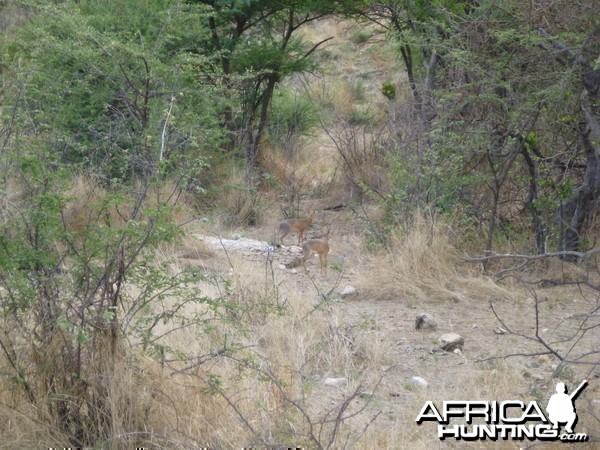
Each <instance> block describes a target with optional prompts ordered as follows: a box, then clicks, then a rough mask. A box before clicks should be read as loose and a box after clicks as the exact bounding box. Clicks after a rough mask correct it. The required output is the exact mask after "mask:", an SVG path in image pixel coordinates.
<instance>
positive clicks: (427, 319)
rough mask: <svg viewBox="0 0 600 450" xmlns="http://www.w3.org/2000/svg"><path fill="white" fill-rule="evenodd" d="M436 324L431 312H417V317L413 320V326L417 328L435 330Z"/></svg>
mask: <svg viewBox="0 0 600 450" xmlns="http://www.w3.org/2000/svg"><path fill="white" fill-rule="evenodd" d="M437 326H438V324H437V320H435V318H434V317H433V316H432V315H431V314H427V313H419V314H417V318H416V320H415V328H416V329H417V330H435V329H437Z"/></svg>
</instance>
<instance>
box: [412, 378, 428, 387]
mask: <svg viewBox="0 0 600 450" xmlns="http://www.w3.org/2000/svg"><path fill="white" fill-rule="evenodd" d="M410 382H411V384H412V385H413V386H417V387H420V388H426V387H427V385H428V384H429V383H427V381H426V380H425V379H424V378H421V377H412V378H411V379H410Z"/></svg>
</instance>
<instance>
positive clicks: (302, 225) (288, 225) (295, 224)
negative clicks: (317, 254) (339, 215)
mask: <svg viewBox="0 0 600 450" xmlns="http://www.w3.org/2000/svg"><path fill="white" fill-rule="evenodd" d="M314 215H315V211H312V212H311V213H310V215H309V216H308V217H307V218H306V219H287V220H284V221H283V222H281V223H280V224H279V235H280V236H279V242H280V243H283V238H284V237H286V236H287V235H288V234H290V233H293V232H296V233H298V245H302V238H303V237H304V232H305V231H306V229H307V228H308V227H310V224H311V223H312V221H313V216H314Z"/></svg>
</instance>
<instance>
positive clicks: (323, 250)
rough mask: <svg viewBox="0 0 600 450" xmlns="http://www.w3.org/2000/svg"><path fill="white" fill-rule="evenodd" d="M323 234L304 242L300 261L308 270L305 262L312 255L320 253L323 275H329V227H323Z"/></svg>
mask: <svg viewBox="0 0 600 450" xmlns="http://www.w3.org/2000/svg"><path fill="white" fill-rule="evenodd" d="M322 232H323V236H322V237H321V238H319V239H309V240H308V241H306V242H305V243H304V244H302V258H300V262H301V263H302V267H304V271H305V272H307V270H306V266H305V265H304V262H305V261H306V260H307V259H308V258H310V257H311V256H312V255H315V254H317V255H319V262H320V263H321V276H323V275H325V276H327V254H328V253H329V228H327V227H324V228H323V229H322Z"/></svg>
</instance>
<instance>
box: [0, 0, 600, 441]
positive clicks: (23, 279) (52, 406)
mask: <svg viewBox="0 0 600 450" xmlns="http://www.w3.org/2000/svg"><path fill="white" fill-rule="evenodd" d="M413 3H414V2H402V1H381V2H379V1H361V2H353V1H342V2H323V1H308V2H276V1H270V0H264V1H263V0H260V1H247V2H236V1H231V2H212V1H182V0H147V1H137V0H123V1H119V2H116V1H100V0H90V1H86V2H78V1H75V2H73V1H60V2H57V1H50V0H22V1H21V0H19V1H14V2H3V1H0V37H1V38H0V51H1V54H2V59H1V61H0V79H1V82H2V83H1V87H0V177H1V179H2V183H1V187H0V204H1V209H0V328H1V330H2V331H0V386H1V393H0V417H2V419H1V420H0V436H2V443H0V446H2V445H7V446H10V447H17V446H20V447H24V448H25V447H39V446H44V447H46V446H48V447H66V446H77V447H98V448H125V447H134V446H137V447H139V446H153V445H154V446H165V447H174V448H175V447H184V448H193V447H204V446H211V447H215V448H226V447H227V448H230V447H231V448H233V447H239V446H256V445H268V446H276V445H280V444H282V443H285V444H286V445H287V444H288V443H290V445H291V443H293V445H295V446H296V445H298V446H307V447H311V448H312V447H314V448H341V447H350V446H352V445H354V444H357V445H365V441H366V440H368V439H372V438H373V436H372V435H371V434H370V430H369V429H368V428H369V426H370V424H371V423H372V422H373V421H375V419H376V418H377V417H378V415H379V414H380V413H372V412H371V411H372V410H370V409H369V408H370V406H371V399H372V397H373V392H374V391H375V390H376V389H377V387H378V386H379V385H380V384H381V382H382V379H383V378H384V375H381V373H379V372H378V370H379V368H378V365H379V363H381V362H382V361H385V362H386V364H387V363H389V366H390V370H391V368H393V362H392V361H388V360H387V359H386V356H385V355H384V351H383V349H381V348H380V347H378V345H379V344H378V343H376V342H375V341H370V340H369V339H367V338H365V336H366V335H365V334H360V335H359V336H360V337H350V335H352V333H354V332H355V331H356V330H346V329H343V328H342V327H340V325H339V324H337V323H336V322H335V320H334V319H332V315H331V308H332V298H333V290H334V288H335V287H337V286H335V287H334V288H332V289H331V290H327V289H322V288H321V287H320V286H319V285H317V284H313V286H312V287H313V288H314V289H315V291H316V292H317V297H318V298H319V301H318V302H317V304H316V305H313V304H310V303H309V302H306V301H305V298H304V296H303V294H302V292H299V291H297V289H295V288H290V287H289V286H287V285H286V284H285V283H278V281H277V279H276V276H275V275H274V274H275V269H274V267H273V262H272V259H267V260H266V261H265V263H264V266H263V269H262V271H261V273H256V270H255V269H254V268H252V269H251V268H248V267H247V266H245V265H244V264H243V263H242V262H240V261H239V260H237V259H236V258H237V257H238V256H236V255H233V254H229V253H227V254H226V257H223V258H221V259H219V258H216V257H214V255H213V254H212V253H210V252H209V251H207V253H205V254H204V257H199V258H197V259H200V260H206V259H211V258H214V260H213V262H212V263H210V264H203V265H192V264H190V265H187V266H186V265H184V264H183V263H181V261H184V260H185V259H186V257H185V256H182V254H183V253H182V249H185V247H186V239H188V238H189V236H186V230H187V228H186V227H185V226H184V225H185V224H187V223H189V222H193V221H195V219H197V218H198V217H206V221H207V222H211V221H213V222H214V223H215V224H216V225H215V227H239V226H241V227H254V226H258V225H262V224H265V223H268V224H269V225H271V223H269V221H270V220H274V219H275V217H269V216H268V212H269V211H271V212H272V211H273V210H276V211H278V210H279V209H281V211H283V215H285V216H288V215H289V216H293V215H296V214H298V213H299V212H300V210H301V209H303V208H302V206H301V205H305V204H306V203H307V199H308V201H313V202H316V200H317V199H322V198H324V197H326V196H327V195H329V197H328V201H329V200H330V199H335V200H336V203H339V205H336V206H341V207H348V209H349V210H351V211H352V224H353V225H352V226H357V225H356V224H361V226H362V228H361V229H360V233H356V234H360V240H361V244H360V251H358V252H357V253H356V254H354V258H355V260H356V262H357V266H358V264H361V266H362V269H363V270H364V271H365V272H367V273H369V274H371V275H367V276H364V277H363V278H360V279H359V283H360V284H361V287H362V288H364V289H366V290H367V291H368V292H370V293H371V294H372V297H373V298H374V299H378V300H389V299H390V298H393V297H394V296H396V295H402V296H406V297H410V298H412V299H414V300H415V301H419V302H421V301H425V300H426V299H427V298H429V297H430V296H434V297H435V298H436V299H441V301H446V300H451V301H454V300H456V299H458V300H459V301H460V300H463V299H464V298H467V297H469V298H474V297H476V295H478V294H481V293H482V292H484V293H485V295H488V296H490V297H493V298H494V299H512V294H509V293H508V291H507V288H506V287H505V286H499V285H498V284H496V283H494V282H493V281H492V280H491V279H489V278H480V277H478V274H477V273H476V270H475V269H464V268H458V267H457V266H456V260H458V259H459V258H460V253H461V251H465V250H469V251H474V252H478V253H483V252H487V253H486V255H487V256H486V257H484V258H483V259H482V260H481V261H482V262H483V263H484V265H485V267H484V268H483V269H487V270H489V271H490V273H491V271H492V270H496V269H498V272H496V274H501V275H505V274H506V273H508V272H510V271H511V270H512V269H510V268H509V269H506V268H504V267H500V268H499V267H496V266H494V264H495V260H493V259H492V258H493V257H494V251H495V250H501V251H505V250H510V251H515V252H518V253H522V254H525V257H526V262H527V257H529V258H530V259H529V260H534V259H535V258H537V257H539V258H540V259H542V258H543V257H545V256H547V255H548V254H556V255H557V256H559V257H560V258H561V259H562V260H563V261H572V262H581V266H579V269H578V270H580V271H581V273H580V272H577V273H578V274H581V275H582V278H577V280H576V282H577V283H579V284H580V285H583V286H586V287H587V288H590V289H591V290H592V291H593V292H595V294H594V295H596V298H597V293H598V290H599V289H598V284H597V280H595V279H594V278H593V277H594V276H596V275H597V274H596V273H594V271H593V270H592V269H593V268H594V264H595V261H596V260H595V259H594V258H596V257H597V247H598V244H597V242H596V239H597V236H598V230H599V224H600V222H599V220H598V219H599V217H600V216H599V210H600V208H599V205H600V108H599V106H598V105H599V104H600V67H598V64H600V59H599V55H600V32H599V29H600V24H599V23H598V15H597V11H595V10H594V9H593V2H592V1H589V2H586V1H583V2H577V3H576V4H572V2H568V1H566V0H564V1H562V0H559V1H558V2H555V3H553V4H552V5H549V6H548V10H547V11H546V10H542V9H541V8H542V7H541V6H540V7H539V8H540V9H536V8H537V6H535V5H534V6H531V5H529V4H523V2H518V1H512V0H511V1H508V2H504V4H503V5H501V6H499V5H496V4H495V3H493V2H492V3H489V2H481V3H477V4H473V3H472V2H466V3H465V2H451V1H431V2H416V3H414V4H413ZM329 18H334V19H335V21H339V22H348V23H349V22H352V23H353V24H354V25H357V26H358V27H359V29H358V31H356V29H355V31H353V32H352V33H353V34H347V35H346V37H347V38H348V41H349V42H348V43H347V44H348V45H345V46H344V48H350V47H352V46H353V48H359V50H356V54H345V55H342V57H341V58H338V57H337V55H334V56H335V57H334V56H332V55H331V53H329V54H328V58H321V59H319V58H315V56H316V55H318V54H319V51H320V50H321V48H322V47H324V46H325V45H326V44H327V43H329V42H330V40H332V39H333V37H332V36H329V35H327V36H320V35H319V36H318V37H317V38H314V36H313V37H311V33H316V32H315V31H312V32H309V31H306V30H307V29H309V28H310V27H313V26H314V27H315V29H316V28H317V25H320V24H322V23H323V22H324V21H326V20H327V19H329ZM361 27H362V28H364V29H361ZM381 40H383V41H385V42H383V43H382V47H385V52H386V55H390V54H393V55H394V58H395V63H396V64H397V66H398V67H402V69H401V72H399V73H393V74H392V76H391V77H390V75H389V74H386V75H385V76H382V77H380V78H381V79H379V78H378V77H377V75H372V74H370V73H362V74H357V75H354V74H346V75H347V76H345V77H341V76H340V75H339V74H340V72H344V71H349V70H352V68H351V67H348V66H344V67H342V68H340V67H337V69H338V70H339V71H340V72H336V73H337V74H338V76H337V79H336V80H335V82H334V83H330V84H328V85H327V87H326V88H324V89H323V90H322V91H320V92H319V89H318V88H315V86H317V87H318V86H320V85H319V81H318V77H314V74H315V73H319V72H320V71H324V67H323V65H325V64H329V65H330V66H329V67H331V66H332V65H334V66H342V65H343V64H345V63H344V61H350V60H352V61H353V62H355V61H356V60H355V59H353V58H358V56H356V55H362V53H361V52H371V54H373V55H377V46H378V45H380V43H381V42H382V41H381ZM390 49H391V50H390ZM327 51H328V52H332V50H331V49H328V50H327ZM348 64H349V63H348ZM389 64H392V63H389ZM373 72H376V70H373ZM371 77H373V78H371ZM400 81H401V82H400ZM307 86H308V87H307ZM316 136H318V137H319V138H320V139H324V138H326V139H327V142H328V143H329V147H328V148H327V149H324V147H326V146H324V145H322V146H320V147H319V146H317V145H316V144H315V145H313V146H309V145H306V142H313V143H314V142H316ZM319 152H322V153H319ZM278 196H279V197H278ZM274 198H278V200H273V199H274ZM271 215H272V216H274V215H275V214H271ZM337 225H338V230H339V224H337ZM356 231H357V230H356V229H354V228H351V229H350V232H351V233H350V234H351V235H352V236H354V234H352V233H355V232H356ZM336 233H338V231H336V228H335V227H333V234H336ZM339 234H341V233H338V234H337V235H336V236H338V237H339ZM350 240H351V238H347V241H346V244H347V245H348V246H350V243H349V242H350ZM196 251H197V252H199V250H197V249H196ZM198 254H199V253H198ZM207 255H209V256H207ZM399 255H400V256H399ZM361 258H363V259H361ZM485 258H490V259H485ZM188 259H190V258H188ZM174 261H179V263H174ZM336 264H337V265H336ZM596 264H597V262H596ZM524 265H525V264H524ZM524 265H523V266H524ZM334 266H335V267H337V268H339V269H340V271H343V270H344V267H345V266H344V264H342V263H334ZM575 267H577V266H575ZM595 270H596V272H597V266H596V268H595ZM335 272H337V271H335ZM513 273H514V272H513ZM372 274H377V275H376V276H375V275H372ZM340 278H341V275H340ZM571 281H572V280H571ZM535 304H536V308H537V307H538V306H539V304H540V303H539V302H538V299H537V297H536V303H535ZM536 313H537V310H536ZM587 313H589V311H587ZM592 316H593V311H592V313H590V314H588V315H587V316H586V317H588V318H589V317H592ZM596 316H597V309H596ZM363 319H364V321H363V322H362V324H361V326H360V327H359V329H360V330H362V329H363V328H361V327H364V329H368V330H369V332H371V331H374V332H375V331H376V330H375V329H374V328H373V329H371V322H370V319H369V318H368V317H365V318H363ZM582 320H583V319H582ZM585 323H586V322H585V320H584V321H583V322H580V324H581V327H580V328H579V329H578V331H577V333H579V334H577V333H576V334H575V335H574V336H575V339H576V340H577V342H583V343H586V342H587V340H586V339H588V338H589V335H590V333H591V332H593V331H591V330H592V329H593V328H585V326H584V325H585ZM307 324H309V326H308V325H307ZM586 326H587V325H586ZM582 330H583V331H582ZM586 333H587V334H586ZM584 337H585V339H584ZM586 345H587V344H586ZM574 349H575V350H574ZM551 350H552V353H553V355H554V356H556V357H559V359H560V360H561V369H562V370H566V369H565V367H571V365H572V364H576V363H578V362H581V361H580V360H583V361H584V363H586V364H589V361H588V360H589V357H590V355H591V356H592V357H594V356H595V357H597V354H598V353H597V349H594V350H593V351H592V352H591V353H586V352H585V351H583V350H581V351H579V350H580V348H578V347H577V346H576V345H574V346H573V347H572V348H571V349H570V350H568V351H567V352H566V354H565V352H563V351H562V350H556V349H554V347H551ZM574 353H575V356H574ZM366 355H371V356H366ZM563 363H564V364H563ZM596 364H597V361H596ZM330 370H337V371H338V372H346V373H345V375H347V377H346V378H347V379H349V387H348V389H347V390H345V391H344V392H343V393H342V394H341V396H338V397H336V398H335V401H332V403H333V405H334V406H332V407H328V408H327V409H325V410H319V409H318V408H316V407H314V405H311V404H310V402H309V401H308V399H309V398H310V396H311V395H313V394H314V393H315V392H318V390H319V388H320V386H318V385H317V384H316V383H315V381H314V380H315V377H316V376H317V374H322V373H327V372H328V371H330ZM386 370H387V369H386ZM503 373H506V372H503ZM357 374H360V376H358V375H357ZM494 376H501V375H498V374H495V375H494ZM353 377H354V378H353ZM365 386H369V387H370V388H372V391H373V392H371V391H367V390H366V388H365ZM418 400H420V398H419V399H417V401H418ZM365 417H367V418H366V420H365V419H364V418H365ZM357 418H360V420H362V421H363V422H362V423H361V424H360V425H357V421H358V420H359V419H357ZM406 420H408V419H406ZM365 423H366V425H365ZM374 439H375V440H377V439H379V442H380V444H381V445H382V446H384V447H385V446H387V447H389V448H392V447H394V446H396V447H398V446H400V445H406V443H407V442H411V438H410V437H406V436H405V437H401V436H400V434H399V435H398V437H395V438H393V439H392V438H390V439H388V440H387V441H386V440H385V439H384V438H383V437H381V436H379V437H378V438H377V437H375V438H374ZM402 439H406V440H402Z"/></svg>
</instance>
